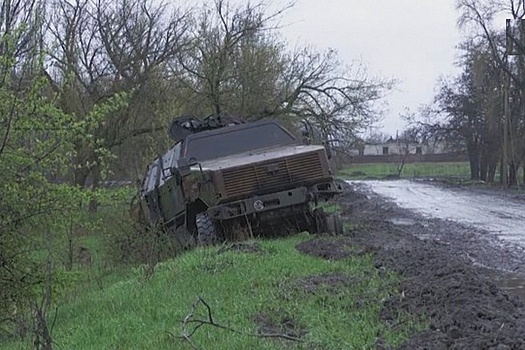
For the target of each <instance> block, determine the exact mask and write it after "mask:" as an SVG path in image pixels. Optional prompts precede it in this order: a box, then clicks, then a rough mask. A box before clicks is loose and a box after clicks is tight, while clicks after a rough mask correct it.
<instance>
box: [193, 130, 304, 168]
mask: <svg viewBox="0 0 525 350" xmlns="http://www.w3.org/2000/svg"><path fill="white" fill-rule="evenodd" d="M295 143H297V141H296V140H295V138H294V137H293V136H292V135H290V134H289V133H288V132H286V131H285V130H284V129H282V128H281V127H280V126H279V125H277V124H274V123H268V124H263V125H257V126H254V127H248V128H240V129H235V130H230V131H227V132H223V133H218V134H214V135H208V136H205V137H197V138H194V139H192V138H190V139H188V143H187V145H186V157H187V158H195V159H196V160H197V161H199V162H201V161H204V160H209V159H215V158H221V157H226V156H229V155H233V154H239V153H244V152H249V151H255V150H258V149H262V148H269V147H275V146H282V145H291V144H295Z"/></svg>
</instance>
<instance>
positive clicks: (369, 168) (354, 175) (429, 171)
mask: <svg viewBox="0 0 525 350" xmlns="http://www.w3.org/2000/svg"><path fill="white" fill-rule="evenodd" d="M398 166H399V164H396V163H369V164H352V165H349V166H347V167H345V168H343V169H341V170H340V171H339V177H341V178H345V179H348V178H351V179H383V178H385V177H387V176H389V175H397V174H398ZM469 176H470V168H469V164H468V162H447V163H408V164H405V165H404V166H403V169H402V171H401V174H400V177H401V178H414V177H458V178H468V177H469Z"/></svg>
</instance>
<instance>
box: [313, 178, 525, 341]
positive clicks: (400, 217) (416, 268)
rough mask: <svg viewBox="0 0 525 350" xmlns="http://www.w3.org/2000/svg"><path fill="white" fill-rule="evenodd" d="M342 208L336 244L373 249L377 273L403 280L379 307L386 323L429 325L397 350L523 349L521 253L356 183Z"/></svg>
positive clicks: (348, 188) (523, 264) (524, 263)
mask: <svg viewBox="0 0 525 350" xmlns="http://www.w3.org/2000/svg"><path fill="white" fill-rule="evenodd" d="M340 203H341V206H342V207H343V215H344V216H345V218H346V219H347V220H349V221H350V222H352V224H353V225H352V227H353V229H352V230H351V231H350V232H349V233H348V235H349V236H347V237H342V238H341V242H340V243H341V244H342V245H352V246H356V245H357V246H360V247H361V249H365V250H367V251H371V252H373V253H374V254H375V257H376V267H377V268H379V269H387V270H394V271H396V272H398V273H400V274H401V275H402V278H403V279H402V282H401V285H400V290H401V291H402V293H401V294H400V295H399V296H398V297H395V298H393V299H390V300H387V301H386V302H385V303H384V308H383V311H382V318H383V320H384V322H390V321H392V320H393V316H394V315H396V313H397V312H398V310H405V311H408V312H410V313H413V314H417V315H425V316H426V319H427V321H428V322H429V323H430V330H429V331H426V332H424V333H421V334H416V335H414V336H413V337H412V338H411V339H410V340H409V341H408V342H406V343H405V344H403V345H402V346H401V347H400V348H401V349H497V350H505V349H525V306H524V303H523V301H525V296H524V295H523V293H522V292H523V289H522V288H515V287H520V286H522V285H523V283H522V282H523V281H524V279H523V276H524V274H523V272H524V267H525V256H524V255H523V254H522V252H521V251H520V250H519V249H515V247H509V246H508V245H505V244H499V242H498V240H497V238H495V237H493V236H490V235H486V234H483V232H482V231H480V230H478V229H475V228H472V227H470V226H465V225H462V224H460V223H454V222H450V221H444V220H441V219H428V218H425V217H423V216H422V215H420V214H415V213H414V212H412V211H409V210H406V209H402V208H400V207H398V206H397V205H395V204H393V203H391V202H388V201H386V200H385V199H384V198H382V197H380V196H379V195H375V194H373V193H371V192H370V191H369V190H368V189H367V188H366V187H363V186H360V185H354V186H350V185H347V186H346V187H345V194H344V195H343V196H342V197H341V199H340ZM321 242H322V239H320V242H317V243H321ZM312 244H313V245H314V244H315V242H312ZM319 246H322V245H318V247H319ZM303 248H305V249H308V247H303ZM329 251H330V250H327V251H326V252H325V253H324V254H325V256H324V257H326V258H330V256H329V253H327V252H329ZM310 253H311V252H310ZM334 253H335V254H337V250H334ZM327 254H328V256H326V255H327ZM380 343H381V342H378V346H377V348H378V349H384V347H383V346H382V345H380Z"/></svg>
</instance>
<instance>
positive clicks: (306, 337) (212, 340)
mask: <svg viewBox="0 0 525 350" xmlns="http://www.w3.org/2000/svg"><path fill="white" fill-rule="evenodd" d="M310 238H311V237H309V236H308V235H306V234H300V235H296V236H292V237H288V238H285V239H280V240H265V241H261V242H260V243H259V246H260V248H261V249H260V251H258V252H255V253H253V252H250V253H246V252H241V251H238V250H235V249H221V250H220V251H219V250H218V248H217V247H211V248H199V249H196V250H194V251H191V252H188V253H184V254H182V255H180V256H179V257H177V258H176V259H173V260H170V261H167V262H164V263H160V264H158V265H157V267H156V272H155V274H154V275H153V276H151V278H150V279H147V280H146V279H144V275H143V273H142V270H141V269H140V268H136V269H133V270H132V271H131V273H130V274H129V273H128V274H127V275H122V276H121V278H120V279H119V280H118V281H115V282H114V283H112V284H111V285H109V286H108V287H106V288H104V289H99V288H84V289H83V290H77V291H76V293H75V294H71V295H70V297H69V298H68V299H67V300H62V301H58V302H57V308H58V315H57V321H56V325H55V328H54V332H53V338H54V341H55V343H56V344H57V348H60V349H97V350H98V349H192V348H199V349H283V348H304V349H306V348H308V349H310V348H326V349H372V348H374V343H375V341H376V337H377V336H378V334H379V335H381V337H382V338H383V339H385V340H386V341H387V343H389V344H391V345H393V346H395V345H398V344H399V343H400V342H401V341H402V340H403V339H405V337H406V336H407V334H408V332H410V331H413V330H415V329H418V327H420V325H418V324H417V323H415V322H414V320H410V319H408V320H409V322H405V323H403V324H404V325H405V327H404V328H403V329H392V328H390V327H388V326H386V325H385V324H383V323H381V321H380V318H379V313H380V309H381V302H382V300H384V299H385V298H388V297H390V296H393V295H398V294H399V293H398V291H397V290H396V288H395V286H396V283H397V279H396V276H394V275H391V274H382V273H380V272H379V271H377V270H376V269H375V268H374V263H373V259H372V257H371V256H354V257H351V258H348V259H345V260H340V261H327V260H321V259H318V258H314V257H311V256H306V255H303V254H301V253H299V252H298V251H297V250H296V249H295V246H296V244H298V243H299V242H301V241H304V240H306V239H310ZM327 273H337V274H338V275H340V276H344V278H346V279H347V281H350V282H351V283H350V285H347V286H345V287H344V288H335V289H334V288H332V290H331V289H330V288H331V287H329V286H320V287H319V288H318V289H317V290H315V291H312V290H309V289H308V288H305V283H306V282H304V278H306V277H308V276H318V275H323V274H327ZM197 297H201V298H202V299H203V300H205V301H206V302H207V303H208V305H209V306H210V308H211V310H212V312H213V317H214V322H216V323H218V324H221V325H224V326H227V327H231V328H233V329H235V330H236V331H238V332H236V333H234V332H232V331H230V330H226V329H221V328H217V327H214V326H210V325H204V326H202V327H201V328H199V329H198V330H197V331H196V332H195V333H194V334H193V335H192V336H191V338H190V341H191V343H192V344H190V342H188V341H187V340H184V339H183V338H182V337H181V336H182V334H183V333H184V332H190V331H191V329H192V328H191V327H192V326H194V325H195V324H192V323H188V324H186V329H184V325H183V324H182V320H184V319H185V318H186V317H188V315H189V314H190V312H191V311H192V305H193V303H194V302H195V300H196V299H197ZM193 311H194V312H195V314H194V315H193V317H194V318H201V319H207V317H208V316H207V310H206V309H205V308H204V307H203V305H201V306H200V307H198V308H196V309H195V310H193ZM261 317H262V318H266V319H268V320H272V322H275V323H276V324H279V323H280V324H283V323H285V324H287V325H288V327H294V328H296V329H297V334H298V336H301V335H302V336H303V338H302V340H303V341H301V342H295V341H290V340H284V339H280V338H261V337H258V336H256V335H257V333H258V325H257V320H258V319H259V320H260V319H261ZM405 321H406V320H405ZM290 325H291V326H290ZM2 345H3V347H2V348H3V349H7V350H9V349H23V348H27V347H28V346H29V343H28V342H14V343H9V344H2Z"/></svg>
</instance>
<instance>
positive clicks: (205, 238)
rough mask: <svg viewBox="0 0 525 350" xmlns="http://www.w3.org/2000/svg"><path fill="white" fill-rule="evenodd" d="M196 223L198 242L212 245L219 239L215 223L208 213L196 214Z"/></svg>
mask: <svg viewBox="0 0 525 350" xmlns="http://www.w3.org/2000/svg"><path fill="white" fill-rule="evenodd" d="M195 225H196V226H197V244H198V245H204V246H206V245H212V244H216V243H218V241H219V237H218V235H217V230H216V229H215V225H214V224H213V222H212V221H211V219H210V218H209V216H208V213H206V212H203V213H198V214H197V215H196V216H195Z"/></svg>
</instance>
